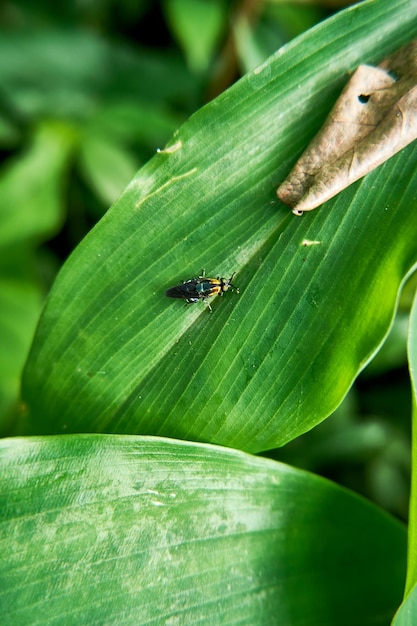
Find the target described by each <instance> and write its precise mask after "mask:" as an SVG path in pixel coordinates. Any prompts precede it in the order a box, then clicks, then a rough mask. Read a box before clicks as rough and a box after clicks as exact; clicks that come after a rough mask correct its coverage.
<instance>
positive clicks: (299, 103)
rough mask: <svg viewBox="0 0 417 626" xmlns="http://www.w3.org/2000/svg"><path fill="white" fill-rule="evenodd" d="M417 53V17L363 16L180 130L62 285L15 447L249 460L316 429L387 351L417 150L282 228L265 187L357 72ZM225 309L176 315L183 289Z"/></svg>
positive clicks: (321, 36)
mask: <svg viewBox="0 0 417 626" xmlns="http://www.w3.org/2000/svg"><path fill="white" fill-rule="evenodd" d="M416 36H417V5H416V4H415V3H413V2H410V1H405V0H403V1H401V2H396V3H392V2H387V1H386V0H382V1H381V0H380V1H376V2H370V3H366V2H365V3H361V4H358V5H356V6H354V7H352V8H350V9H348V10H346V11H345V12H343V13H340V14H338V15H337V16H336V17H335V18H334V19H332V20H329V21H328V22H327V23H324V24H321V25H319V26H318V27H317V28H315V29H313V30H311V31H310V32H308V33H307V34H306V35H304V36H302V37H300V38H299V39H297V40H295V41H294V42H293V43H291V44H290V45H288V46H287V47H285V48H283V49H282V50H280V51H278V52H277V53H276V55H275V56H273V57H271V58H270V59H268V61H267V62H266V63H265V64H264V65H263V66H261V67H259V68H258V69H256V70H255V71H254V72H252V73H250V74H248V75H247V76H245V77H244V78H243V79H242V80H241V81H240V82H239V83H237V84H236V85H234V86H233V87H232V88H231V89H229V90H228V91H227V92H226V93H224V94H223V95H222V96H220V97H219V98H217V99H216V100H214V101H213V102H211V103H210V104H208V105H207V106H206V107H204V108H203V109H202V110H200V111H199V112H198V113H196V114H195V115H194V116H193V117H192V118H191V119H190V120H189V121H188V122H187V123H186V124H184V125H183V126H182V127H181V128H180V129H179V131H178V132H177V134H176V135H175V137H174V138H173V140H172V142H171V143H170V144H169V146H168V147H167V148H166V149H165V150H163V151H161V152H160V153H158V154H157V155H155V157H154V158H153V159H152V160H151V161H150V162H149V163H148V164H147V165H146V166H145V167H144V168H143V169H142V170H141V171H140V172H139V173H138V175H137V176H136V178H135V179H134V180H133V181H132V182H131V184H130V185H129V186H128V188H127V189H126V191H125V193H124V194H123V195H122V197H121V198H120V199H119V200H118V201H117V202H116V203H115V205H114V206H113V208H112V209H111V210H110V211H109V213H108V214H107V215H106V216H105V217H104V219H103V220H102V221H101V222H100V223H99V225H98V226H97V227H96V228H95V229H94V230H93V231H92V232H91V233H90V235H89V236H88V237H87V238H86V239H85V240H84V242H83V243H82V244H81V245H80V246H79V248H78V249H77V250H76V251H75V252H74V254H73V255H72V257H71V258H70V259H69V261H68V262H67V264H66V266H65V267H64V269H63V270H62V272H61V274H60V276H59V278H58V280H57V281H56V284H55V288H54V290H53V292H52V293H51V296H50V299H49V302H48V304H47V307H46V309H45V313H44V315H43V318H42V320H41V323H40V326H39V329H38V333H37V337H36V339H35V342H34V345H33V349H32V353H31V355H30V358H29V361H28V363H27V367H26V374H25V379H24V388H23V395H24V400H25V401H26V403H27V405H28V408H29V418H28V421H27V424H24V425H23V431H24V432H30V433H34V434H39V433H51V432H80V431H94V432H118V433H142V434H158V435H167V436H173V437H177V438H184V439H193V440H203V441H210V442H214V443H222V444H224V445H228V446H233V447H237V448H241V449H246V450H251V451H259V450H265V449H268V448H272V447H275V446H277V445H281V444H283V443H285V442H287V441H289V440H291V439H293V438H294V437H296V436H297V435H299V434H300V433H303V432H305V431H307V430H309V429H310V428H312V427H313V426H315V425H316V424H317V423H319V422H320V421H322V420H323V419H324V418H325V417H326V416H328V415H329V414H330V413H331V412H332V411H333V410H334V409H335V408H336V406H337V405H338V404H339V403H340V402H341V400H342V398H343V397H344V395H345V394H346V392H347V390H348V389H349V387H350V385H351V384H352V381H353V380H354V378H355V377H356V375H357V374H358V372H359V371H360V370H361V368H362V367H363V366H364V364H365V363H366V362H367V361H368V360H369V358H370V357H371V356H372V355H373V354H374V353H375V351H376V350H377V348H378V346H379V345H380V344H381V342H382V341H383V339H384V337H385V336H386V333H387V332H388V329H389V326H390V324H391V322H392V318H393V315H394V311H395V305H396V300H397V293H398V290H399V287H400V285H401V282H402V280H403V278H404V276H405V275H406V274H407V273H408V272H409V271H410V270H411V268H412V267H414V265H415V264H416V262H417V247H416V245H415V242H416V240H417V220H416V219H415V211H414V210H413V209H414V208H415V205H416V198H417V175H416V163H417V159H416V155H417V151H416V148H415V146H410V147H409V148H407V149H406V150H405V151H403V152H402V153H401V154H399V155H397V156H396V157H394V158H393V159H391V160H390V161H389V162H387V163H386V164H385V165H384V166H382V167H381V168H379V169H378V170H376V171H374V172H372V173H371V174H370V175H368V176H367V177H366V178H365V179H364V180H363V181H362V182H360V183H357V184H355V185H353V186H352V187H350V188H349V189H347V190H346V191H345V192H343V193H342V194H341V195H340V196H339V197H338V198H336V199H335V200H332V201H330V202H328V203H327V204H326V205H324V206H323V207H322V208H321V209H319V210H317V211H316V212H315V213H314V215H311V216H310V215H309V216H304V217H303V218H296V217H295V216H293V215H291V214H290V212H289V210H288V209H287V208H286V207H284V206H282V205H280V204H278V201H277V200H276V197H275V189H276V187H277V185H278V184H279V182H280V181H281V180H282V179H283V178H284V177H285V175H286V174H287V173H288V171H289V169H290V166H291V165H292V164H293V163H294V161H295V160H296V158H297V156H298V155H299V154H300V152H301V151H302V149H303V148H304V147H305V145H306V144H307V142H308V140H309V138H310V137H311V136H312V135H313V134H314V133H315V132H316V131H317V129H318V127H319V126H320V124H321V123H322V122H323V120H324V119H325V116H326V114H327V112H328V110H329V109H330V107H331V105H332V104H333V102H334V100H335V98H336V96H337V94H338V93H339V92H340V89H341V88H342V86H343V85H344V84H345V82H346V80H347V76H348V72H349V71H351V70H352V69H353V68H355V67H356V66H357V65H358V64H359V63H364V62H369V63H371V62H373V63H377V62H378V61H380V60H381V59H382V58H384V57H385V56H387V54H389V53H390V52H392V51H393V50H394V49H396V48H398V47H399V46H402V45H404V44H405V43H407V42H408V41H410V40H411V39H412V38H415V37H416ZM201 268H205V269H206V272H207V275H208V276H219V275H220V276H226V277H229V276H230V275H231V274H232V272H234V271H236V272H237V275H236V277H235V279H234V282H236V284H237V285H238V287H239V288H240V295H236V294H233V293H226V294H224V296H223V297H222V298H217V299H216V300H215V301H214V302H213V303H212V306H213V314H209V312H208V311H207V307H206V306H204V305H202V304H201V303H198V304H195V305H190V306H188V307H185V306H184V305H183V303H182V302H181V301H178V300H169V299H168V298H166V297H165V295H164V293H165V290H166V289H167V288H168V287H171V286H173V285H175V284H177V283H179V282H181V280H185V279H189V278H192V277H194V276H197V275H199V274H200V272H201Z"/></svg>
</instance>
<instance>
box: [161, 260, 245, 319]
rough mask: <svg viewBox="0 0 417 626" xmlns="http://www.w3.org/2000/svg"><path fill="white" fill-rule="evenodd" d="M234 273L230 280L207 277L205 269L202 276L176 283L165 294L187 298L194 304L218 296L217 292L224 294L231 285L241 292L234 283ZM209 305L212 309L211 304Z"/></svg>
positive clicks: (188, 302)
mask: <svg viewBox="0 0 417 626" xmlns="http://www.w3.org/2000/svg"><path fill="white" fill-rule="evenodd" d="M234 275H235V274H234V273H233V274H232V275H231V277H230V278H229V280H227V279H226V278H220V277H217V278H206V276H205V272H204V270H203V272H202V276H198V277H197V278H190V280H185V281H184V282H183V283H181V284H180V285H175V287H171V288H170V289H167V290H166V292H165V295H166V296H168V298H181V299H183V300H185V301H186V303H187V304H194V303H195V302H199V301H200V300H201V301H204V300H205V299H206V298H209V297H211V296H216V295H217V294H220V295H221V296H222V295H223V293H224V292H225V291H227V290H228V289H229V287H231V288H232V289H234V290H235V291H236V292H237V293H239V289H237V288H236V287H235V286H234V285H232V279H233V276H234ZM208 306H209V309H210V311H211V310H212V309H211V306H210V305H208Z"/></svg>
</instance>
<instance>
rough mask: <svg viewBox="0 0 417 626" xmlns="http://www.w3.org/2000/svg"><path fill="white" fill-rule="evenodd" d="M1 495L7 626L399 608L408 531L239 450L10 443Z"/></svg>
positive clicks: (51, 440) (1, 574) (341, 621)
mask: <svg viewBox="0 0 417 626" xmlns="http://www.w3.org/2000/svg"><path fill="white" fill-rule="evenodd" d="M0 499H1V503H2V506H1V507H0V520H1V528H2V533H1V535H0V549H1V555H2V558H1V560H0V607H1V615H2V623H3V624H31V625H32V626H35V625H37V624H49V625H55V624H63V623H65V624H68V625H72V624H80V623H83V624H104V623H105V624H118V625H120V624H135V625H138V624H147V625H150V624H161V623H177V624H196V623H199V624H241V625H243V624H247V625H250V626H253V624H257V625H261V624H265V625H268V626H269V625H270V624H280V626H286V625H288V626H297V624H300V626H301V624H302V625H303V626H309V625H317V626H327V625H329V626H330V625H332V626H333V625H335V624H337V625H338V626H344V625H345V626H351V625H352V624H355V625H356V626H365V625H369V626H375V625H377V624H381V626H383V625H386V624H387V623H388V622H389V620H390V618H391V616H392V615H393V613H394V611H395V609H396V608H397V606H398V604H399V603H400V601H401V595H402V588H403V584H404V574H405V550H406V546H405V539H406V536H405V530H404V528H403V527H402V526H401V525H400V524H399V523H398V522H396V521H394V520H393V519H391V518H390V517H389V516H387V515H386V514H385V513H383V512H382V511H380V510H378V509H376V508H375V507H374V506H372V505H370V504H369V503H368V502H366V501H365V500H363V499H361V498H359V497H357V496H355V495H353V494H351V493H349V492H347V491H346V490H343V489H341V488H339V487H337V486H335V485H333V484H331V483H329V482H328V481H325V480H323V479H320V478H317V477H314V476H313V475H310V474H308V473H306V472H302V471H299V470H294V469H291V468H289V467H288V466H285V465H282V464H279V463H275V462H273V461H270V460H267V459H262V458H256V457H252V456H250V455H247V454H244V453H241V452H237V451H232V450H226V449H222V448H218V447H215V446H209V445H202V444H189V443H185V442H178V441H169V440H162V439H159V440H158V439H156V438H146V437H145V438H144V437H129V436H111V435H84V436H83V435H77V436H75V435H74V436H61V437H45V438H33V439H31V438H27V439H24V438H22V439H9V440H2V441H1V442H0ZM388 573H389V575H387V574H388Z"/></svg>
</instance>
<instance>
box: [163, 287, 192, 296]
mask: <svg viewBox="0 0 417 626" xmlns="http://www.w3.org/2000/svg"><path fill="white" fill-rule="evenodd" d="M165 295H166V296H168V298H186V297H187V295H188V294H187V289H184V285H175V287H170V288H169V289H167V290H166V292H165Z"/></svg>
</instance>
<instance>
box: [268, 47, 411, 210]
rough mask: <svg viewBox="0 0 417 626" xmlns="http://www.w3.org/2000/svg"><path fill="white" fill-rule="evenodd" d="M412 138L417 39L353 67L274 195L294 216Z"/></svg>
mask: <svg viewBox="0 0 417 626" xmlns="http://www.w3.org/2000/svg"><path fill="white" fill-rule="evenodd" d="M416 138H417V40H416V41H413V42H412V43H411V44H409V45H407V46H405V47H404V48H401V49H400V50H398V51H397V52H396V53H394V54H392V55H391V56H389V57H388V58H387V59H385V61H383V62H382V63H381V64H380V65H379V66H378V67H372V66H370V65H360V66H359V67H358V68H357V69H356V71H355V72H354V73H353V75H352V77H351V79H350V81H349V82H348V84H347V85H346V87H345V89H344V90H343V91H342V93H341V95H340V97H339V99H338V100H337V102H336V104H335V106H334V107H333V109H332V111H331V112H330V114H329V116H328V118H327V120H326V122H325V124H324V126H323V127H322V128H321V130H320V131H319V133H318V134H317V135H316V136H315V138H314V139H313V141H312V142H311V143H310V145H309V146H308V148H307V150H306V151H305V152H304V154H303V155H302V156H301V157H300V159H299V160H298V161H297V163H296V165H295V167H294V168H293V170H292V171H291V172H290V174H289V176H288V177H287V178H286V179H285V180H284V182H283V183H282V184H281V185H280V187H278V189H277V196H278V198H279V199H280V200H281V201H282V202H285V204H288V205H289V206H291V207H292V212H293V213H294V214H295V215H302V214H303V213H304V211H312V210H313V209H316V208H317V207H318V206H320V205H321V204H323V202H326V200H329V199H330V198H332V197H333V196H335V195H336V194H337V193H339V192H340V191H342V189H344V188H345V187H347V186H348V185H350V184H352V183H353V182H355V181H356V180H358V179H359V178H362V176H365V174H367V173H368V172H370V171H371V170H373V169H374V168H376V167H377V166H378V165H381V163H383V162H384V161H386V160H387V159H389V158H390V157H391V156H393V155H394V154H396V153H397V152H398V151H399V150H402V149H403V148H405V146H407V145H408V144H409V143H411V142H412V141H414V139H416Z"/></svg>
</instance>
